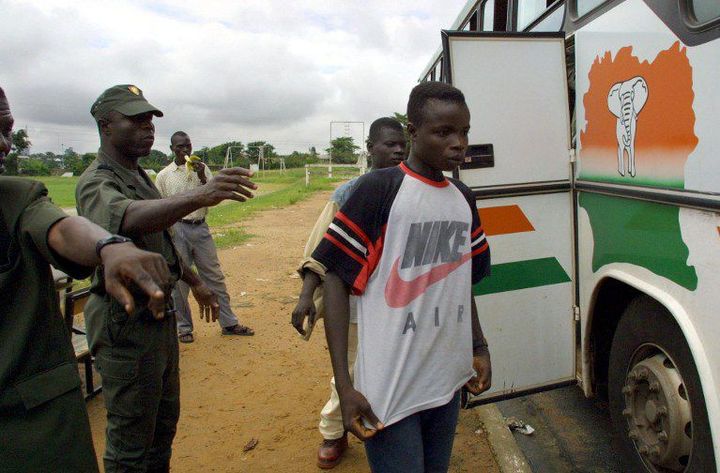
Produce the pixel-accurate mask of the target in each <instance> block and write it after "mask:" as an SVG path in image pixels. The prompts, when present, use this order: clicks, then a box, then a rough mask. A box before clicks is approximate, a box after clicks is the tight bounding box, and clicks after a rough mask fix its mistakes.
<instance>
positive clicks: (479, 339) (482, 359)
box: [465, 296, 492, 395]
mask: <svg viewBox="0 0 720 473" xmlns="http://www.w3.org/2000/svg"><path fill="white" fill-rule="evenodd" d="M470 300H471V301H472V302H471V304H470V305H471V308H472V310H471V312H472V323H471V324H472V343H473V368H474V369H475V372H476V373H477V375H476V376H473V377H472V378H471V379H470V381H468V382H467V384H465V387H466V388H467V390H468V391H470V392H471V393H473V394H476V395H477V394H481V393H483V392H485V391H487V390H488V389H490V385H491V384H492V365H491V364H490V351H489V350H488V344H487V340H485V336H484V335H483V332H482V328H481V327H480V319H479V318H478V312H477V307H476V306H475V297H473V296H470Z"/></svg>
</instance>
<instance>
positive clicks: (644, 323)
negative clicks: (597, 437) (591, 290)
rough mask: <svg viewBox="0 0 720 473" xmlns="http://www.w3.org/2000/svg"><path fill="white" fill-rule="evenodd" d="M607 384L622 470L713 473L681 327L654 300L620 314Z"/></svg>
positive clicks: (704, 417) (701, 401)
mask: <svg viewBox="0 0 720 473" xmlns="http://www.w3.org/2000/svg"><path fill="white" fill-rule="evenodd" d="M608 378H609V379H608V389H609V406H610V416H611V418H612V422H613V427H614V429H615V436H616V443H617V444H618V445H619V447H620V450H621V451H622V456H623V460H624V462H625V464H626V465H625V467H626V470H624V471H628V472H653V473H666V472H686V473H690V472H692V473H700V472H702V473H713V472H716V471H717V470H716V467H715V456H714V453H713V444H712V437H711V436H710V423H709V420H708V414H707V408H706V406H705V398H704V396H703V392H702V386H701V384H700V378H699V376H698V373H697V368H696V366H695V362H694V360H693V357H692V354H691V352H690V348H689V347H688V344H687V342H686V341H685V337H684V336H683V333H682V331H681V330H680V327H679V326H678V325H677V323H676V322H675V320H674V319H673V317H672V316H671V315H670V313H669V312H668V311H667V310H666V309H665V307H663V306H662V305H661V304H660V303H658V302H657V301H656V300H654V299H652V298H650V297H648V296H639V297H637V298H635V299H634V300H633V301H632V302H631V303H630V304H629V305H628V307H627V309H626V310H625V312H624V313H623V315H622V317H621V319H620V322H619V324H618V327H617V330H616V332H615V336H614V337H613V342H612V347H611V349H610V366H609V372H608Z"/></svg>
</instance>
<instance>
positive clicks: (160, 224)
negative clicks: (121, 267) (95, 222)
mask: <svg viewBox="0 0 720 473" xmlns="http://www.w3.org/2000/svg"><path fill="white" fill-rule="evenodd" d="M251 176H252V172H251V171H249V170H247V169H243V168H228V169H223V170H222V171H220V172H219V173H218V174H217V176H215V177H213V178H212V179H210V180H209V181H208V183H207V184H206V185H204V186H200V187H196V188H195V189H193V190H191V191H187V192H182V193H180V194H175V195H174V196H172V197H167V198H165V199H153V200H134V201H133V202H132V203H131V204H130V205H129V206H128V207H127V210H126V211H125V215H124V216H123V221H122V226H121V228H120V230H121V233H122V234H123V235H128V236H131V237H137V236H139V235H142V234H144V233H155V232H160V231H162V230H165V229H166V228H169V227H171V226H172V225H173V224H175V222H177V221H178V220H180V219H181V218H183V217H184V216H185V215H187V214H189V213H191V212H193V211H195V210H197V209H199V208H201V207H213V206H215V205H217V204H219V203H220V202H222V201H223V200H235V201H238V202H245V201H246V200H247V199H251V198H252V197H253V194H252V192H250V190H248V189H257V185H255V184H254V183H253V182H252V181H251V180H250V179H248V177H251Z"/></svg>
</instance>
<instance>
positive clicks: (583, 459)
mask: <svg viewBox="0 0 720 473" xmlns="http://www.w3.org/2000/svg"><path fill="white" fill-rule="evenodd" d="M497 407H498V408H499V409H500V412H501V413H502V414H503V416H504V417H506V418H507V417H511V416H512V417H516V418H518V419H520V420H522V421H524V422H526V423H528V424H530V425H531V426H532V427H533V428H534V429H535V433H533V434H532V435H530V436H526V435H522V434H520V433H518V432H514V434H513V435H514V436H515V439H516V440H517V443H518V445H519V446H520V449H521V450H522V451H523V453H525V456H526V457H527V459H528V462H529V463H530V466H531V467H532V469H533V472H535V473H621V472H622V470H621V467H620V460H619V458H618V456H617V454H616V453H615V451H614V450H613V444H612V429H611V426H610V415H609V413H608V411H607V406H606V404H605V403H602V402H600V401H599V400H597V399H586V398H585V396H584V395H583V393H582V391H581V390H580V389H579V388H578V387H577V386H569V387H566V388H561V389H556V390H554V391H549V392H546V393H540V394H534V395H532V396H525V397H521V398H517V399H511V400H508V401H502V402H498V403H497Z"/></svg>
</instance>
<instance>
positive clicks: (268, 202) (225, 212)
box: [207, 178, 339, 227]
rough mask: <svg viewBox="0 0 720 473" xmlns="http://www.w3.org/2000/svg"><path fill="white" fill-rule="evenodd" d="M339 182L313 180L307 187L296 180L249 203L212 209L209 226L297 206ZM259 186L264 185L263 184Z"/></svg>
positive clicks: (321, 179)
mask: <svg viewBox="0 0 720 473" xmlns="http://www.w3.org/2000/svg"><path fill="white" fill-rule="evenodd" d="M337 180H339V179H327V178H320V179H313V180H312V181H311V182H310V185H309V186H305V181H304V180H303V179H295V182H292V183H291V184H288V185H287V186H286V187H283V188H282V189H279V190H276V191H274V192H269V193H267V194H264V195H261V196H258V197H255V198H254V199H250V200H248V201H247V202H242V203H241V202H233V203H230V204H227V205H221V206H218V207H215V208H213V209H211V210H210V214H209V215H208V218H207V220H208V225H210V226H211V227H223V226H227V225H234V224H237V223H241V222H242V221H244V220H246V219H247V218H248V217H250V216H252V215H254V214H255V213H257V212H260V211H262V210H268V209H278V208H283V207H287V206H288V205H293V204H296V203H298V202H300V201H302V200H305V199H307V198H308V197H310V196H311V195H312V194H314V193H315V192H318V191H325V190H330V189H332V188H333V186H332V182H335V181H337ZM259 184H260V185H262V183H259Z"/></svg>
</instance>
